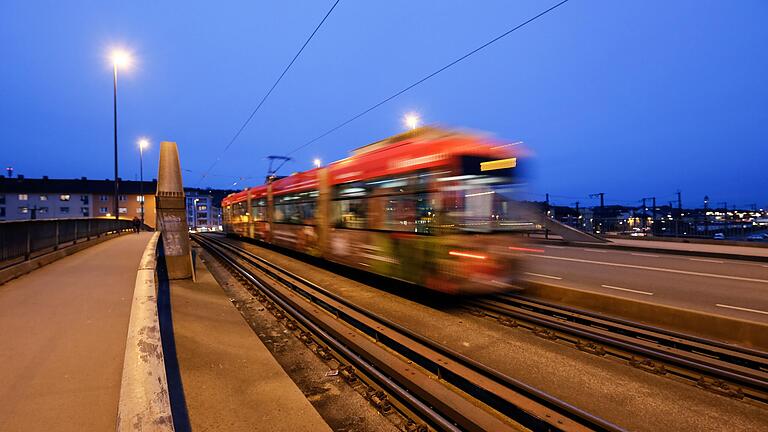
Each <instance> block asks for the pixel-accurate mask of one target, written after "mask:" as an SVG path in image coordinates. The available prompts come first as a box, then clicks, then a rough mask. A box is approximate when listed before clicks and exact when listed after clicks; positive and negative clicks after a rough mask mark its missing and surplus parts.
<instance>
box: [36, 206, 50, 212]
mask: <svg viewBox="0 0 768 432" xmlns="http://www.w3.org/2000/svg"><path fill="white" fill-rule="evenodd" d="M37 212H38V213H48V207H40V208H39V209H37Z"/></svg>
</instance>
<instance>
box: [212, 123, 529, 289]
mask: <svg viewBox="0 0 768 432" xmlns="http://www.w3.org/2000/svg"><path fill="white" fill-rule="evenodd" d="M524 156H525V155H524V150H523V149H521V148H520V147H519V146H518V145H517V144H516V143H500V142H495V141H492V140H489V139H487V138H485V137H481V136H479V135H476V134H470V133H463V132H455V131H449V130H445V129H438V128H433V127H424V128H419V129H415V130H413V131H409V132H406V133H403V134H400V135H395V136H393V137H390V138H387V139H384V140H381V141H378V142H375V143H373V144H369V145H367V146H364V147H361V148H358V149H356V150H354V151H353V152H352V154H351V156H349V157H347V158H345V159H342V160H339V161H336V162H333V163H331V164H329V165H327V166H325V167H321V168H316V169H312V170H309V171H305V172H299V173H294V174H292V175H290V176H287V177H283V178H278V179H271V181H268V183H267V184H264V185H261V186H256V187H252V188H249V189H245V190H243V191H241V192H237V193H234V194H231V195H229V196H227V197H226V198H224V200H223V201H222V210H223V219H224V231H225V232H226V233H227V234H228V235H232V236H241V237H248V238H252V239H256V240H260V241H263V242H266V243H269V244H273V245H277V246H281V247H284V248H288V249H292V250H295V251H299V252H302V253H306V254H309V255H313V256H316V257H321V258H323V259H326V260H329V261H333V262H336V263H340V264H344V265H347V266H350V267H354V268H358V269H362V270H366V271H369V272H373V273H376V274H379V275H384V276H388V277H392V278H396V279H400V280H403V281H407V282H410V283H413V284H416V285H420V286H423V287H426V288H429V289H432V290H436V291H441V292H444V293H449V294H477V293H488V292H499V291H507V290H511V289H513V288H514V287H515V279H516V276H517V273H518V270H517V269H518V268H519V263H520V259H521V252H520V251H523V250H525V249H524V248H521V247H519V244H520V231H521V230H524V229H526V227H528V226H530V224H526V223H522V222H520V221H519V220H518V218H516V217H515V213H516V212H515V209H516V206H515V204H514V201H513V197H514V196H515V191H516V189H517V188H518V187H519V186H520V184H521V183H522V181H523V179H522V176H521V175H520V174H519V172H520V162H521V161H523V160H525V159H524V158H523V157H524Z"/></svg>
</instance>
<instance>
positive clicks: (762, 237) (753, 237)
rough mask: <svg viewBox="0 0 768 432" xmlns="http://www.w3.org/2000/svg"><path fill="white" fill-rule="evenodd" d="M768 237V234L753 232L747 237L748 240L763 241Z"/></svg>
mask: <svg viewBox="0 0 768 432" xmlns="http://www.w3.org/2000/svg"><path fill="white" fill-rule="evenodd" d="M766 238H768V235H766V234H752V235H751V236H749V237H747V240H748V241H762V240H765V239H766Z"/></svg>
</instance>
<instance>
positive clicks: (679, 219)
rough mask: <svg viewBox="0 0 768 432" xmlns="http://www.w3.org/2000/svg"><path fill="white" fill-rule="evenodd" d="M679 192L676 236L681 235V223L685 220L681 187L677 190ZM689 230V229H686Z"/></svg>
mask: <svg viewBox="0 0 768 432" xmlns="http://www.w3.org/2000/svg"><path fill="white" fill-rule="evenodd" d="M675 193H676V194H677V218H676V219H677V223H676V224H675V236H676V237H679V236H680V225H681V224H682V222H683V197H682V193H681V192H680V189H678V190H677V192H675ZM686 232H687V231H686Z"/></svg>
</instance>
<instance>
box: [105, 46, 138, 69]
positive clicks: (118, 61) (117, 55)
mask: <svg viewBox="0 0 768 432" xmlns="http://www.w3.org/2000/svg"><path fill="white" fill-rule="evenodd" d="M110 57H111V58H112V64H113V65H115V67H121V68H122V67H126V66H130V65H131V63H132V62H133V59H132V58H131V54H130V53H129V52H128V51H125V50H122V49H114V50H112V54H111V56H110Z"/></svg>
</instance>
